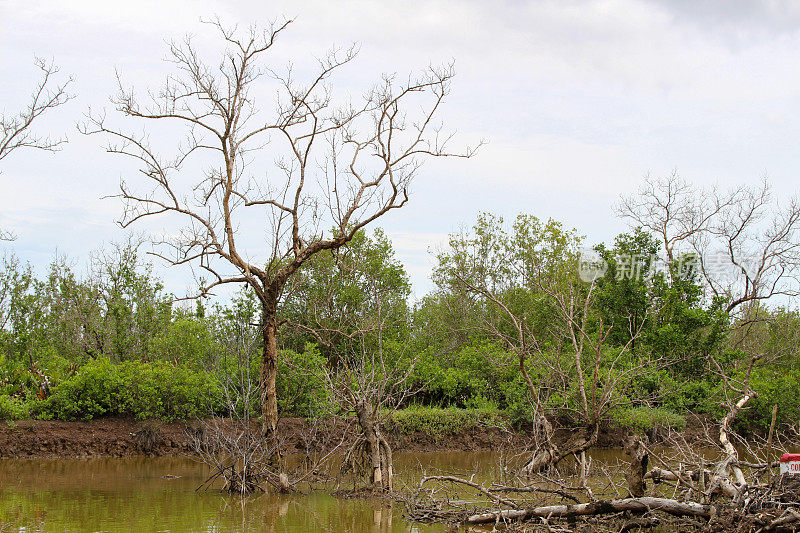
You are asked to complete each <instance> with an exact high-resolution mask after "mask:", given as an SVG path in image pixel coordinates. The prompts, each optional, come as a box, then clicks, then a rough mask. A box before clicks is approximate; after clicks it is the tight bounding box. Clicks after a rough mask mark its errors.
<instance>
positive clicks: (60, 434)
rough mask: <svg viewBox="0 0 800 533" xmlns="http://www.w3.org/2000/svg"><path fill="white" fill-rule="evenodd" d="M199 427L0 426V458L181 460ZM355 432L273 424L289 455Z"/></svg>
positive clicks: (419, 441)
mask: <svg viewBox="0 0 800 533" xmlns="http://www.w3.org/2000/svg"><path fill="white" fill-rule="evenodd" d="M688 422H689V424H688V426H687V428H686V429H685V430H684V431H683V433H684V436H685V437H686V438H687V440H690V441H691V440H694V439H696V438H697V437H698V436H699V434H700V433H701V428H702V426H703V424H704V423H707V421H705V420H702V419H699V418H690V419H689V420H688ZM254 424H255V421H254ZM202 427H203V424H202V423H201V422H200V421H191V422H171V423H166V422H160V421H153V420H146V421H140V420H134V419H131V418H101V419H96V420H91V421H86V422H61V421H47V420H21V421H17V422H0V458H10V457H17V458H24V457H31V458H33V457H37V458H53V457H124V456H135V455H152V456H163V455H181V454H186V453H190V452H191V451H192V448H191V439H190V438H189V435H190V434H191V433H192V432H195V433H196V432H197V431H199V430H201V428H202ZM355 431H356V427H355V426H354V425H353V424H351V423H348V422H347V421H345V420H341V419H337V420H327V421H324V422H321V423H318V424H317V425H315V426H312V425H311V424H310V423H309V422H308V421H307V420H306V419H303V418H283V419H281V420H280V423H279V433H280V435H282V437H283V439H284V442H283V444H284V449H285V450H287V451H288V452H289V453H303V452H304V451H305V450H307V449H315V450H324V449H330V448H331V447H333V446H335V445H337V444H339V443H344V444H347V442H348V441H349V440H350V438H352V435H353V434H354V432H355ZM571 434H572V431H571V430H568V429H565V430H561V431H559V433H558V434H557V436H556V437H557V439H556V440H566V439H568V438H569V437H570V436H571ZM626 434H627V432H626V431H625V430H622V429H620V428H610V427H607V428H604V429H603V430H602V431H601V434H600V440H599V441H598V447H617V446H621V445H622V441H623V439H624V438H625V436H626ZM388 436H389V440H390V444H391V445H392V447H393V449H394V450H395V451H414V452H433V451H452V450H460V451H482V450H500V449H502V448H520V447H524V446H525V445H526V444H527V443H528V441H529V434H528V432H527V430H525V429H524V428H523V429H516V430H504V429H502V428H498V427H473V428H470V429H465V430H463V431H460V432H457V433H453V434H443V435H428V434H425V433H412V434H402V433H400V432H399V431H389V432H388Z"/></svg>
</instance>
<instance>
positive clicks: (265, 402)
mask: <svg viewBox="0 0 800 533" xmlns="http://www.w3.org/2000/svg"><path fill="white" fill-rule="evenodd" d="M261 328H262V335H263V342H264V346H263V352H262V356H261V372H260V376H259V385H260V388H261V431H262V433H263V434H264V437H266V438H268V439H270V441H272V443H273V444H274V446H275V447H276V448H275V449H276V451H277V445H278V396H277V392H276V390H275V378H276V377H277V375H278V304H277V299H276V300H275V301H273V302H269V303H267V304H262V318H261Z"/></svg>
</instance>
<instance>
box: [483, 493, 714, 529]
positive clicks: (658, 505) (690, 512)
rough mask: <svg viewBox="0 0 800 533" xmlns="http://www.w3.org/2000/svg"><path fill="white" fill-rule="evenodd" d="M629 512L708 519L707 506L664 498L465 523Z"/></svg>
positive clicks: (493, 515)
mask: <svg viewBox="0 0 800 533" xmlns="http://www.w3.org/2000/svg"><path fill="white" fill-rule="evenodd" d="M623 511H630V512H633V513H645V512H649V511H663V512H665V513H668V514H671V515H674V516H698V517H702V518H708V517H709V516H710V510H709V506H708V505H703V504H699V503H695V502H679V501H677V500H671V499H667V498H653V497H643V498H625V499H622V500H609V501H596V502H589V503H579V504H572V505H544V506H541V507H533V508H529V509H506V510H501V511H494V512H488V513H481V514H475V515H472V516H470V517H469V518H467V523H468V524H491V523H495V522H497V520H498V519H499V520H500V521H519V520H530V519H531V518H570V517H577V516H597V515H604V514H611V513H618V512H623Z"/></svg>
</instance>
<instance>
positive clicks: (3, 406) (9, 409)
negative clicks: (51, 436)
mask: <svg viewBox="0 0 800 533" xmlns="http://www.w3.org/2000/svg"><path fill="white" fill-rule="evenodd" d="M30 408H31V404H30V402H26V401H23V400H20V399H18V398H11V397H9V396H4V395H3V396H0V420H24V419H26V418H30Z"/></svg>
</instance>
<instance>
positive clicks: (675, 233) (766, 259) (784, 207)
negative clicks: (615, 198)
mask: <svg viewBox="0 0 800 533" xmlns="http://www.w3.org/2000/svg"><path fill="white" fill-rule="evenodd" d="M616 210H617V213H618V215H619V216H620V217H622V218H625V219H627V220H629V221H630V222H631V223H632V224H633V225H635V226H640V227H643V228H645V229H647V230H649V231H651V232H653V233H654V234H655V235H656V236H658V238H659V239H660V240H661V242H662V245H663V248H664V252H665V254H666V256H667V257H666V259H667V261H668V262H669V264H670V265H671V266H672V267H673V268H672V269H671V271H672V273H673V275H674V272H675V271H676V269H677V268H679V267H678V258H679V257H680V255H679V252H680V253H681V254H683V253H692V254H696V255H695V257H697V258H698V259H699V264H698V267H699V271H700V272H701V273H702V275H703V277H704V279H705V282H706V285H707V287H708V288H709V290H710V291H711V293H712V295H714V296H718V297H721V298H724V299H725V301H726V303H725V306H726V307H725V309H726V311H727V312H729V313H731V312H734V311H737V310H740V309H745V310H746V308H748V307H749V306H751V305H752V304H756V303H758V302H761V301H764V300H769V299H771V298H773V297H776V296H797V295H798V294H800V285H798V277H797V276H798V268H800V240H798V238H797V237H798V232H800V204H798V202H797V200H796V199H790V200H789V201H788V202H787V203H786V204H780V203H779V202H777V201H776V199H775V198H774V196H773V194H772V191H771V187H770V185H769V183H768V181H767V180H766V179H764V180H762V182H761V184H760V185H759V186H757V187H738V188H735V189H732V190H730V191H728V192H721V191H718V190H717V189H715V188H710V189H708V188H700V187H697V186H695V185H693V184H691V183H689V182H687V181H685V180H683V179H682V178H680V177H679V176H678V175H677V174H675V173H673V174H671V175H669V176H667V177H664V178H658V179H653V178H651V177H649V176H648V177H646V178H645V182H644V184H643V185H642V187H641V188H640V189H639V191H638V193H637V194H634V195H630V196H623V197H622V198H621V199H620V202H619V204H618V205H617V207H616Z"/></svg>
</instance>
